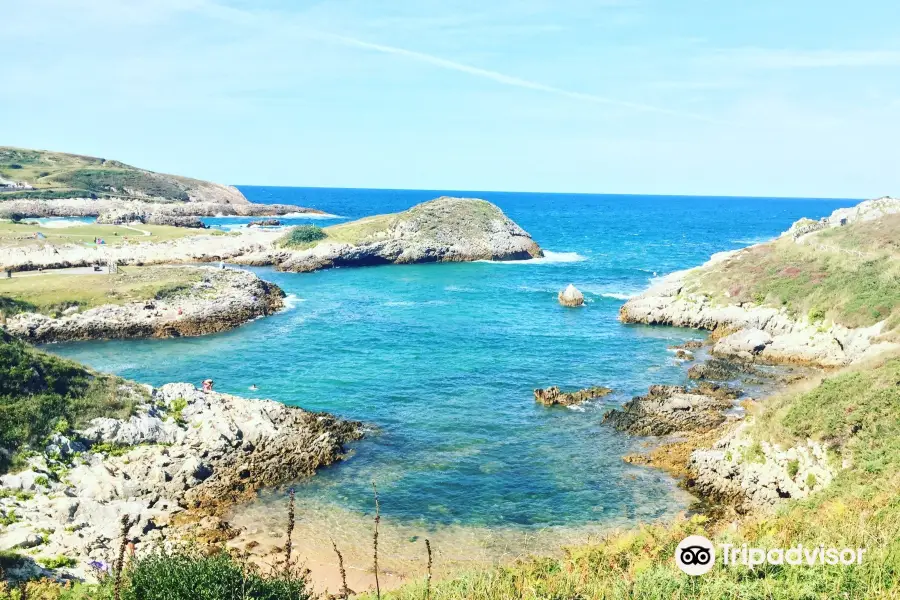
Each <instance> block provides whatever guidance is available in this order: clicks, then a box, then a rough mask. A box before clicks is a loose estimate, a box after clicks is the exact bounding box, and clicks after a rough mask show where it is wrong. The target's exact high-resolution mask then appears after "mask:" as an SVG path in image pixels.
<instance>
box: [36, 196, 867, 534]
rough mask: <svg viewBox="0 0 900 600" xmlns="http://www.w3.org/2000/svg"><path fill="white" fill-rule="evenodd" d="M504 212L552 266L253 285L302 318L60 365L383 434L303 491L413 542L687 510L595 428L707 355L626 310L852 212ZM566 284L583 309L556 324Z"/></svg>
mask: <svg viewBox="0 0 900 600" xmlns="http://www.w3.org/2000/svg"><path fill="white" fill-rule="evenodd" d="M242 190H243V191H244V192H245V194H247V196H248V197H249V198H250V199H252V200H254V201H258V202H282V203H295V204H299V205H307V206H313V207H315V208H320V209H322V210H325V211H327V212H329V213H332V214H335V215H340V216H342V217H347V218H357V217H360V216H364V215H370V214H377V213H383V212H389V211H395V210H401V209H404V208H407V207H409V206H411V205H412V204H415V203H416V202H420V201H423V200H427V199H430V198H433V197H435V196H437V195H440V193H439V192H428V191H377V190H329V189H301V188H256V187H245V188H242ZM465 195H474V196H478V197H483V198H485V199H487V200H490V201H492V202H495V203H496V204H498V205H499V206H500V207H501V208H503V210H504V211H505V212H506V213H507V214H508V215H509V216H510V217H511V218H513V219H514V220H516V221H517V222H518V223H519V224H521V225H522V226H523V227H524V228H525V229H526V230H528V231H529V232H530V233H531V234H532V235H533V237H534V238H535V240H537V241H538V243H540V244H541V245H542V246H543V247H544V248H545V249H546V250H548V256H547V258H545V259H539V260H533V261H526V262H518V263H487V262H479V263H471V264H446V265H410V266H384V267H370V268H360V269H336V270H331V271H324V272H320V273H312V274H290V273H278V272H275V271H272V270H271V269H257V272H258V273H259V274H260V275H261V276H263V277H265V278H267V279H269V280H272V281H275V282H276V283H278V285H280V286H281V287H282V288H284V290H285V291H286V292H287V293H288V294H290V304H291V308H290V309H289V310H287V311H285V312H283V313H281V314H278V315H275V316H273V317H270V318H267V319H262V320H258V321H256V322H253V323H250V324H248V325H246V326H244V327H241V328H239V329H237V330H235V331H232V332H228V333H224V334H220V335H214V336H208V337H203V338H193V339H176V340H142V341H116V342H91V343H80V344H66V345H55V346H52V347H51V350H53V351H55V352H59V353H60V354H64V355H66V356H70V357H73V358H76V359H78V360H81V361H84V362H86V363H88V364H90V365H92V366H94V367H96V368H98V369H103V370H109V371H114V372H116V373H119V374H121V375H123V376H126V377H129V378H133V379H137V380H139V381H145V382H149V383H153V384H162V383H165V382H169V381H192V382H195V383H198V384H199V382H200V381H201V380H202V379H204V378H207V377H211V378H213V379H215V381H216V389H217V390H220V391H225V392H233V393H237V394H250V392H248V391H247V388H248V386H250V385H251V384H256V385H258V386H259V391H258V392H257V394H258V395H260V396H264V397H270V398H274V399H277V400H281V401H283V402H286V403H289V404H296V405H300V406H303V407H306V408H309V409H314V410H324V411H329V412H332V413H335V414H338V415H341V416H345V417H348V418H353V419H359V420H362V421H364V422H366V423H369V424H371V425H372V426H373V427H374V428H375V431H374V432H373V433H371V434H370V435H369V436H368V437H367V439H365V440H364V441H362V442H359V443H358V444H355V445H354V450H355V455H354V456H353V457H352V458H351V459H350V460H348V461H346V462H345V463H342V464H340V465H338V466H336V467H334V468H331V469H327V470H326V471H324V472H322V473H320V474H319V475H317V476H316V477H314V478H313V479H312V480H311V481H309V482H307V483H304V484H302V485H301V486H299V488H298V493H299V494H300V497H301V502H302V501H303V499H304V498H306V499H308V500H309V501H310V502H312V501H313V500H314V501H315V504H316V506H319V507H320V506H322V505H326V506H327V505H331V506H334V507H336V508H338V509H340V510H343V511H348V510H349V511H351V512H364V511H369V510H370V505H371V482H372V481H373V480H374V481H376V482H377V483H378V486H379V490H380V493H381V496H382V509H383V512H384V514H385V515H386V516H387V517H389V518H390V519H393V520H394V521H395V522H399V523H408V524H420V525H450V524H453V525H466V526H468V525H481V526H490V527H503V528H508V527H512V528H520V529H521V528H525V529H534V528H542V527H547V526H577V525H579V524H586V523H597V522H601V523H602V522H610V523H612V522H615V523H621V522H623V521H630V520H637V519H640V520H647V519H652V518H655V517H658V516H661V515H664V514H668V513H669V512H671V511H673V510H677V509H680V508H683V505H684V502H685V498H684V496H683V495H678V494H673V484H672V482H671V481H670V480H669V479H668V478H667V477H665V476H664V475H662V474H661V473H658V472H656V471H652V470H647V469H640V468H636V467H631V466H629V465H626V464H625V463H623V462H622V460H621V457H622V455H623V454H624V453H627V452H628V451H629V450H631V449H634V448H635V447H636V444H638V443H639V442H638V441H636V440H629V439H627V438H625V437H624V436H622V435H619V434H616V433H614V432H611V431H609V430H608V429H607V428H605V427H603V426H602V425H601V424H600V421H601V417H602V414H603V410H604V409H605V408H607V407H608V406H609V405H611V404H616V403H620V402H622V401H624V400H625V399H627V398H628V397H630V396H631V395H633V394H636V393H641V392H643V391H645V390H646V388H647V386H648V385H650V384H653V383H676V382H680V381H683V379H684V372H685V366H684V365H682V364H680V363H678V362H677V361H675V360H674V359H673V356H672V353H671V352H669V351H667V349H666V347H667V346H668V345H670V344H673V343H676V342H679V341H682V340H685V339H689V338H697V337H700V334H698V333H697V332H691V331H685V330H677V329H671V328H650V327H640V326H625V325H622V324H621V323H619V322H618V321H617V319H616V315H617V311H618V309H619V307H620V305H621V304H622V302H623V299H624V298H627V297H628V295H630V294H633V293H636V292H638V291H640V290H641V289H643V288H645V287H646V286H647V285H648V284H649V282H650V280H651V278H652V277H654V275H663V274H665V273H668V272H671V271H673V270H677V269H682V268H687V267H690V266H694V265H696V264H699V263H701V262H703V261H705V260H706V259H707V258H708V257H709V256H710V255H711V254H712V253H714V252H718V251H721V250H729V249H734V248H738V247H741V246H745V245H748V244H751V243H755V242H757V241H761V240H764V239H767V238H770V237H773V236H775V235H777V234H778V233H780V232H781V231H783V230H785V229H786V228H787V227H788V226H789V225H790V224H791V222H793V221H794V220H796V219H798V218H800V217H802V216H806V217H812V218H817V217H820V216H823V215H826V214H829V213H830V212H831V211H832V210H834V209H835V208H838V207H840V206H849V205H851V204H854V203H855V201H850V200H846V201H843V200H783V199H743V198H684V197H641V196H633V197H630V196H589V195H544V194H510V193H468V194H465ZM569 283H574V284H575V285H576V286H578V287H579V288H580V289H581V290H583V291H584V292H585V297H586V300H587V306H586V307H585V308H583V309H575V310H572V309H564V308H562V307H560V306H559V305H558V303H557V301H556V293H557V291H558V290H560V289H561V288H563V287H564V286H565V285H567V284H569ZM549 385H559V386H560V387H562V388H579V387H584V386H590V385H605V386H608V387H611V388H613V389H614V390H615V391H616V394H615V395H613V396H610V397H608V398H606V399H604V400H603V401H601V402H598V403H596V404H593V405H588V406H587V407H585V408H583V409H582V410H569V409H558V410H557V409H553V410H548V409H546V408H544V407H542V406H539V405H537V404H536V403H535V402H534V399H533V397H532V389H533V388H535V387H545V386H549Z"/></svg>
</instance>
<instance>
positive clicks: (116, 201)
mask: <svg viewBox="0 0 900 600" xmlns="http://www.w3.org/2000/svg"><path fill="white" fill-rule="evenodd" d="M242 198H243V196H242ZM115 213H121V214H128V213H135V214H143V215H149V214H157V215H168V216H173V217H216V216H227V217H230V216H240V217H256V216H260V217H262V216H276V215H286V214H292V213H304V214H324V213H323V212H322V211H320V210H316V209H313V208H305V207H302V206H294V205H290V204H253V203H250V202H247V201H246V200H244V201H243V202H211V201H207V200H198V201H193V202H171V201H155V202H154V201H152V199H147V200H128V199H124V198H115V197H113V198H98V199H92V198H67V199H64V200H27V199H19V200H4V201H3V202H0V218H8V217H9V215H12V214H19V215H23V216H24V217H27V218H33V217H100V216H101V215H110V214H115ZM108 218H109V217H104V219H108Z"/></svg>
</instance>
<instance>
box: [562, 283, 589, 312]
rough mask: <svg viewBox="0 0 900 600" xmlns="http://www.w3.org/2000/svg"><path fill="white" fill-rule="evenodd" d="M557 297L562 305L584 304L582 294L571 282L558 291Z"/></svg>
mask: <svg viewBox="0 0 900 600" xmlns="http://www.w3.org/2000/svg"><path fill="white" fill-rule="evenodd" d="M558 299H559V303H560V304H562V305H563V306H570V307H575V306H581V305H582V304H584V294H582V293H581V292H580V291H579V290H578V288H576V287H575V286H574V285H572V284H571V283H570V284H569V285H568V287H567V288H566V289H564V290H562V291H561V292H560V293H559V296H558Z"/></svg>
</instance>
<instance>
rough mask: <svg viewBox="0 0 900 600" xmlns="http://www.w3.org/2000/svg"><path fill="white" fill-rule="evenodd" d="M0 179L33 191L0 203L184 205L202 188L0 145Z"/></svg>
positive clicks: (2, 195) (90, 160) (184, 180)
mask: <svg viewBox="0 0 900 600" xmlns="http://www.w3.org/2000/svg"><path fill="white" fill-rule="evenodd" d="M0 176H2V177H3V178H4V179H7V180H11V181H15V182H25V183H28V184H30V185H31V186H33V187H34V188H35V189H34V190H12V191H2V192H0V201H2V200H4V199H11V198H33V199H53V198H55V197H75V196H82V197H85V196H86V197H107V196H110V195H113V196H116V197H125V198H127V197H134V198H146V197H148V196H149V197H155V198H163V199H165V200H169V201H172V202H187V201H188V200H189V199H190V194H191V192H192V191H194V190H196V189H197V188H198V187H199V186H202V185H203V184H204V182H201V181H198V180H196V179H191V178H189V177H179V176H176V175H166V174H162V173H154V172H152V171H147V170H144V169H138V168H136V167H132V166H130V165H126V164H125V163H121V162H119V161H115V160H107V159H104V158H95V157H92V156H80V155H77V154H66V153H64V152H49V151H46V150H28V149H24V148H12V147H3V146H0Z"/></svg>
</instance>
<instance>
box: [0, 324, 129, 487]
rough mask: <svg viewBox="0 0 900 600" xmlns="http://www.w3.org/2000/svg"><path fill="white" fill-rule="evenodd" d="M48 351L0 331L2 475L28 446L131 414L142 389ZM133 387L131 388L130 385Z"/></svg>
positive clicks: (0, 456)
mask: <svg viewBox="0 0 900 600" xmlns="http://www.w3.org/2000/svg"><path fill="white" fill-rule="evenodd" d="M124 383H125V382H124V381H123V380H121V379H119V378H118V377H113V376H111V375H100V374H97V373H94V372H92V371H90V370H88V369H86V368H84V367H82V366H81V365H79V364H78V363H75V362H72V361H69V360H64V359H61V358H58V357H56V356H53V355H51V354H46V353H44V352H41V351H39V350H36V349H34V348H32V347H31V346H28V345H27V344H25V343H23V342H20V341H18V340H15V339H13V338H12V337H11V336H9V335H7V334H6V333H5V332H3V331H2V330H0V473H2V472H4V471H5V470H7V469H8V468H10V466H13V467H14V466H15V465H16V464H17V462H18V461H19V459H20V457H21V456H22V453H23V451H25V450H27V449H28V446H29V445H31V446H36V447H41V446H42V444H43V441H44V440H45V439H46V437H47V436H48V435H50V434H51V433H53V432H54V431H60V432H64V431H67V430H68V429H70V428H71V427H78V426H81V425H84V424H86V423H87V422H89V421H90V420H91V419H93V418H95V417H100V416H111V417H120V418H121V417H127V416H128V415H129V414H130V413H131V412H132V410H133V408H134V404H135V401H136V398H139V397H140V396H139V395H138V394H139V393H140V388H139V387H137V386H134V387H133V391H132V392H131V393H126V392H125V391H123V389H122V388H121V387H120V386H122V385H123V384H124ZM129 389H131V388H129Z"/></svg>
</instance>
